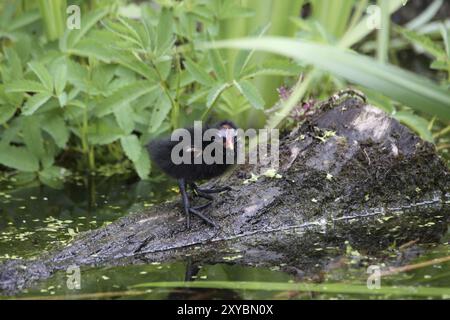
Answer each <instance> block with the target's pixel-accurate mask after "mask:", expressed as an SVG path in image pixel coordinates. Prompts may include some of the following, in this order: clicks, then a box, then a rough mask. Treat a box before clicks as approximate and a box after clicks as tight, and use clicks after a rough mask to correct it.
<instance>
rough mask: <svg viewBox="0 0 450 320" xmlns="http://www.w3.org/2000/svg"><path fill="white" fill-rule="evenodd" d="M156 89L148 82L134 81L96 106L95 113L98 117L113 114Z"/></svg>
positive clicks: (155, 86) (156, 86)
mask: <svg viewBox="0 0 450 320" xmlns="http://www.w3.org/2000/svg"><path fill="white" fill-rule="evenodd" d="M158 88H159V85H151V84H150V83H149V82H148V81H136V82H134V83H131V84H129V85H127V86H125V87H123V88H121V89H119V90H117V91H116V92H114V93H113V94H112V95H111V96H109V97H108V98H106V99H105V100H104V101H103V102H101V103H100V104H99V105H97V106H96V108H95V113H96V114H97V115H98V116H100V117H102V116H105V115H107V114H110V113H113V112H114V111H115V110H116V109H118V108H120V107H123V106H124V105H127V104H129V103H130V102H132V101H134V100H136V99H137V98H139V97H141V96H143V95H144V94H147V93H149V92H152V91H153V90H157V89H158Z"/></svg>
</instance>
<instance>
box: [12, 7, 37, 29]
mask: <svg viewBox="0 0 450 320" xmlns="http://www.w3.org/2000/svg"><path fill="white" fill-rule="evenodd" d="M40 18H41V15H40V13H39V10H36V9H35V10H27V11H25V12H22V13H21V14H18V15H17V16H16V17H14V19H13V20H12V21H11V23H10V24H9V25H8V26H7V28H8V30H9V31H14V30H17V29H20V28H22V27H25V26H27V25H29V24H31V23H33V22H35V21H37V20H39V19H40Z"/></svg>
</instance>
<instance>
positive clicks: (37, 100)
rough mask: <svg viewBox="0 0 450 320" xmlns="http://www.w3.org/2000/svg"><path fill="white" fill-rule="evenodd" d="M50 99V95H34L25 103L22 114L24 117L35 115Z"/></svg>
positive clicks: (43, 93) (44, 93)
mask: <svg viewBox="0 0 450 320" xmlns="http://www.w3.org/2000/svg"><path fill="white" fill-rule="evenodd" d="M51 97H52V95H51V94H49V93H46V92H42V93H36V94H35V95H33V96H32V97H31V98H29V99H28V100H27V102H26V103H25V105H24V107H23V109H22V113H23V114H24V115H26V116H29V115H32V114H33V113H35V112H36V111H37V110H38V109H39V108H40V107H41V106H42V105H43V104H44V103H46V102H47V101H48V100H49V99H50V98H51Z"/></svg>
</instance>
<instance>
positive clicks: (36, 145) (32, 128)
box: [22, 116, 45, 159]
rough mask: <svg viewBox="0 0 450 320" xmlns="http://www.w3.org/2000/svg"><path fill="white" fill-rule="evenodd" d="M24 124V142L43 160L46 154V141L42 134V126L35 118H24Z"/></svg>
mask: <svg viewBox="0 0 450 320" xmlns="http://www.w3.org/2000/svg"><path fill="white" fill-rule="evenodd" d="M22 121H23V123H22V133H23V141H24V142H25V145H26V146H27V149H28V150H30V151H31V152H32V153H33V154H34V155H35V156H36V157H37V158H38V159H42V158H43V157H44V154H45V149H44V141H43V139H42V134H41V126H40V123H39V121H38V119H36V118H35V117H30V116H29V117H24V118H23V120H22Z"/></svg>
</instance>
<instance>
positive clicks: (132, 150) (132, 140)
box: [120, 134, 142, 162]
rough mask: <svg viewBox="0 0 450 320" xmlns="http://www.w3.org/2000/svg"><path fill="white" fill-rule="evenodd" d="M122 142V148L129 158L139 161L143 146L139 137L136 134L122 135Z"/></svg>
mask: <svg viewBox="0 0 450 320" xmlns="http://www.w3.org/2000/svg"><path fill="white" fill-rule="evenodd" d="M120 144H121V145H122V149H123V151H124V152H125V154H126V156H127V157H128V159H130V160H131V161H133V162H137V161H138V160H139V158H140V157H141V151H142V147H141V143H140V142H139V139H138V137H136V136H135V135H134V134H130V135H128V136H125V137H122V138H120Z"/></svg>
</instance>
